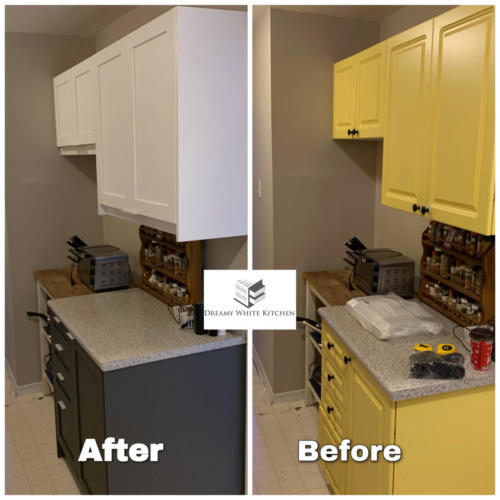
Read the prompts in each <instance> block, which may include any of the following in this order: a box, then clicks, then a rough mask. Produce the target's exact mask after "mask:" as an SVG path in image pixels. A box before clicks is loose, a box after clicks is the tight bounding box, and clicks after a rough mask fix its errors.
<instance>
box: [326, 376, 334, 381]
mask: <svg viewBox="0 0 500 500" xmlns="http://www.w3.org/2000/svg"><path fill="white" fill-rule="evenodd" d="M327 378H328V382H330V381H331V380H333V379H334V378H335V377H334V376H333V375H330V374H328V375H327Z"/></svg>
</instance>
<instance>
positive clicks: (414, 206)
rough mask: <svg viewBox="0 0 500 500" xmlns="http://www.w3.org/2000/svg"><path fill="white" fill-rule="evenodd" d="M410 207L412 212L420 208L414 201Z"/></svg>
mask: <svg viewBox="0 0 500 500" xmlns="http://www.w3.org/2000/svg"><path fill="white" fill-rule="evenodd" d="M411 209H412V210H413V211H414V212H418V211H419V210H420V205H417V204H416V203H414V204H413V206H412V207H411Z"/></svg>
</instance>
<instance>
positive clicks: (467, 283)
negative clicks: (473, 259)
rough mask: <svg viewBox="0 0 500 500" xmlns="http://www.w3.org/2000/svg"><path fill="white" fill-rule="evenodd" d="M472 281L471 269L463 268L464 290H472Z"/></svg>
mask: <svg viewBox="0 0 500 500" xmlns="http://www.w3.org/2000/svg"><path fill="white" fill-rule="evenodd" d="M472 280H473V274H472V268H471V267H466V268H465V278H464V288H466V289H467V290H472Z"/></svg>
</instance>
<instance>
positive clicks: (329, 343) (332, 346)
mask: <svg viewBox="0 0 500 500" xmlns="http://www.w3.org/2000/svg"><path fill="white" fill-rule="evenodd" d="M326 347H328V349H335V346H334V345H333V344H332V343H331V342H328V344H326Z"/></svg>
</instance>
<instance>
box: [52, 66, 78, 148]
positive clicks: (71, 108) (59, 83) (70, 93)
mask: <svg viewBox="0 0 500 500" xmlns="http://www.w3.org/2000/svg"><path fill="white" fill-rule="evenodd" d="M54 99H55V105H56V130H57V145H58V146H65V145H68V144H73V142H72V141H73V136H74V134H75V129H76V112H75V88H74V82H73V80H72V79H71V78H70V75H67V74H64V75H61V77H59V78H56V79H54Z"/></svg>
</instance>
